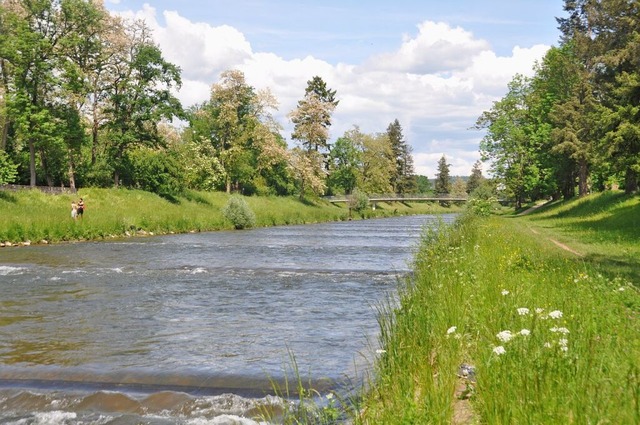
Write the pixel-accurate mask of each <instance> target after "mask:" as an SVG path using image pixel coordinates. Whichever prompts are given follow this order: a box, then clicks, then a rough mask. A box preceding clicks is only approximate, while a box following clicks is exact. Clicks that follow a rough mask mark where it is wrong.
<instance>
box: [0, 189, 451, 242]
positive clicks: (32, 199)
mask: <svg viewBox="0 0 640 425" xmlns="http://www.w3.org/2000/svg"><path fill="white" fill-rule="evenodd" d="M79 197H83V198H84V201H85V204H86V211H85V214H84V218H83V219H78V220H75V221H74V220H73V219H72V218H71V201H72V200H74V199H75V200H77V199H78V198H79ZM245 199H246V201H247V203H248V204H249V206H250V207H251V209H252V210H253V211H254V212H255V214H256V220H257V223H256V225H257V226H258V227H264V226H274V225H285V224H308V223H318V222H326V221H339V220H348V219H349V210H348V208H347V207H346V206H344V205H337V206H336V205H333V204H330V203H329V202H326V201H323V200H316V201H304V202H302V201H300V200H299V199H298V198H293V197H290V198H284V197H275V196H274V197H257V196H256V197H247V198H245ZM228 200H229V195H227V194H225V193H220V192H187V193H186V194H184V195H183V196H181V197H177V198H175V199H173V200H171V201H169V200H166V199H163V198H161V197H159V196H157V195H155V194H152V193H149V192H143V191H137V190H124V189H120V190H118V189H82V190H80V191H79V193H78V194H75V195H70V194H64V195H50V194H44V193H41V192H39V191H31V190H25V191H20V192H4V191H0V217H1V220H0V242H7V241H8V242H12V243H21V242H26V241H30V242H32V243H40V242H42V241H47V242H61V241H77V240H96V239H106V238H112V237H123V236H127V235H135V234H139V233H153V234H166V233H172V232H173V233H187V232H201V231H213V230H222V229H232V228H233V225H232V223H231V222H229V221H227V220H225V218H224V217H223V215H222V212H221V210H222V208H223V207H224V206H225V205H226V203H227V202H228ZM459 210H460V209H459V208H455V207H452V208H442V207H440V206H439V205H437V204H435V203H414V204H403V203H388V204H385V203H378V205H377V208H376V209H375V210H367V211H366V212H365V213H364V217H361V216H360V215H357V214H355V213H354V214H352V217H353V219H359V218H375V217H389V216H394V215H408V214H437V213H447V212H455V211H459Z"/></svg>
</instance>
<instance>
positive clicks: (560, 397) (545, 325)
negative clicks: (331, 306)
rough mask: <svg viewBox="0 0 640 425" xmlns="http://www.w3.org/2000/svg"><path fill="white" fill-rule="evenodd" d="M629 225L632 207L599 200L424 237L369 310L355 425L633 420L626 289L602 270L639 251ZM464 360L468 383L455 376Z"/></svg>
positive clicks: (636, 380)
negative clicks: (365, 377) (401, 276)
mask: <svg viewBox="0 0 640 425" xmlns="http://www.w3.org/2000/svg"><path fill="white" fill-rule="evenodd" d="M638 217H640V205H639V204H638V198H637V197H636V198H633V197H625V196H622V195H618V194H603V195H598V196H593V197H590V198H588V199H583V200H578V201H574V202H570V203H565V204H558V205H553V206H549V207H546V208H544V209H543V210H541V211H539V212H537V213H536V215H534V216H526V217H518V218H506V217H490V218H483V219H480V218H475V217H465V218H464V219H461V220H459V221H458V222H457V224H456V225H455V226H453V227H451V228H448V229H444V228H443V229H439V230H438V231H436V232H429V233H426V234H425V236H424V241H423V244H422V247H421V250H420V252H419V254H418V255H417V257H416V263H415V277H414V279H413V280H412V281H411V282H408V283H407V284H406V285H405V286H404V287H403V288H401V289H400V291H399V294H398V297H397V299H394V300H389V301H388V302H387V303H386V305H384V306H382V307H381V315H380V327H381V335H380V346H381V349H382V351H381V353H380V355H379V357H378V358H377V360H376V362H375V365H374V369H373V375H372V377H371V382H370V387H369V388H368V390H367V391H366V392H365V393H364V395H363V400H362V402H361V403H362V406H360V407H359V412H358V414H357V415H355V417H354V422H355V423H359V424H380V423H384V424H414V423H415V424H417V423H420V424H444V423H446V424H450V423H465V424H466V423H469V424H475V423H487V424H571V423H576V424H589V423H593V424H598V423H602V424H604V423H610V424H632V423H640V363H639V362H638V359H640V321H639V320H638V319H639V318H640V314H639V313H640V294H639V292H638V288H637V285H638V281H637V280H631V279H632V277H633V276H635V275H633V274H632V275H631V277H630V275H629V274H628V273H627V270H626V267H623V266H621V265H620V264H617V263H616V264H614V265H610V266H606V267H605V266H603V263H604V262H605V260H606V258H607V257H608V256H613V257H618V256H619V255H621V252H622V251H624V250H627V249H631V250H633V249H637V246H634V245H637V244H638V240H639V239H638V237H637V236H638V233H637V231H638V229H637V227H636V225H635V223H637V218H638ZM531 226H536V227H535V229H543V230H544V234H543V233H540V232H538V233H534V232H532V231H531V230H532V227H531ZM535 229H534V230H535ZM551 237H554V238H562V240H563V242H564V243H567V244H575V245H577V246H578V247H579V248H580V249H585V248H586V247H590V249H589V250H585V256H584V257H578V256H576V255H575V254H572V253H570V252H567V251H565V250H563V249H561V248H559V247H558V246H556V245H555V244H553V243H551V242H549V240H548V238H551ZM578 242H579V243H578ZM591 244H594V245H595V246H592V245H591ZM592 252H599V253H600V255H602V260H600V259H598V260H596V259H593V260H592V259H591V258H589V255H591V254H590V253H592ZM627 260H629V259H628V258H627ZM635 261H637V259H636V260H635ZM633 278H634V277H633ZM634 279H635V278H634ZM634 285H635V286H634ZM506 331H508V332H509V333H510V336H511V338H510V339H509V338H508V336H509V335H508V333H507V332H506ZM499 335H500V337H502V338H503V339H509V340H508V341H503V340H501V339H500V337H499ZM498 347H502V348H498ZM503 349H504V353H503V354H500V353H501V352H502V350H503ZM465 363H466V364H470V365H473V366H474V367H475V381H472V380H466V379H461V378H459V377H458V371H459V367H460V365H462V364H465Z"/></svg>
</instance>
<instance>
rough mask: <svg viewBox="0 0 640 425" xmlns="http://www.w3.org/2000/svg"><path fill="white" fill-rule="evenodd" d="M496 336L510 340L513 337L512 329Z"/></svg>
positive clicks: (501, 339) (504, 340)
mask: <svg viewBox="0 0 640 425" xmlns="http://www.w3.org/2000/svg"><path fill="white" fill-rule="evenodd" d="M496 337H497V338H498V339H499V340H500V341H502V342H509V340H510V339H511V338H513V334H512V333H511V331H502V332H500V333H498V334H497V335H496Z"/></svg>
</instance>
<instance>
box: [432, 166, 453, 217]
mask: <svg viewBox="0 0 640 425" xmlns="http://www.w3.org/2000/svg"><path fill="white" fill-rule="evenodd" d="M450 166H451V165H450V164H447V158H446V157H445V156H444V155H442V157H441V158H440V160H439V161H438V173H437V174H436V181H435V185H434V189H435V193H436V196H443V195H448V194H449V193H450V192H451V177H449V167H450ZM440 205H442V206H446V207H448V206H449V205H450V203H449V201H440Z"/></svg>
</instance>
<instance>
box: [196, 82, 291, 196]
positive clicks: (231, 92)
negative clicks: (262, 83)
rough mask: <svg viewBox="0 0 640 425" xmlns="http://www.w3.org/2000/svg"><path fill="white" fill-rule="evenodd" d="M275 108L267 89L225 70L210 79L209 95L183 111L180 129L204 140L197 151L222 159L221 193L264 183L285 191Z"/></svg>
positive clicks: (286, 181) (284, 153)
mask: <svg viewBox="0 0 640 425" xmlns="http://www.w3.org/2000/svg"><path fill="white" fill-rule="evenodd" d="M276 109H277V102H276V99H275V97H274V96H273V95H272V94H271V92H270V91H269V90H262V91H256V90H255V89H254V88H253V87H251V86H250V85H249V84H247V82H246V80H245V76H244V73H242V72H241V71H238V70H227V71H224V72H223V73H222V74H221V76H220V81H218V82H217V83H215V84H213V85H212V87H211V97H210V99H209V100H208V101H207V102H204V103H203V104H202V105H198V106H196V107H195V108H192V109H191V111H190V112H189V114H188V116H189V129H188V131H186V132H185V134H186V135H188V137H189V139H190V140H191V141H193V142H194V143H198V144H208V145H210V147H207V148H203V149H202V152H205V151H206V152H210V153H211V155H213V156H214V157H215V158H216V159H217V161H218V162H219V163H220V164H221V165H222V167H223V169H224V174H223V183H224V184H223V186H222V187H224V189H225V190H226V191H227V193H230V192H231V190H232V189H234V190H237V191H242V192H243V193H247V194H248V193H253V192H255V191H257V190H260V191H262V192H267V191H268V188H267V187H266V185H269V184H270V185H272V186H273V187H274V190H275V191H276V192H277V193H281V194H285V193H287V192H288V191H289V189H290V188H289V186H290V176H289V175H288V168H287V167H288V166H287V164H288V153H287V150H286V142H285V141H284V140H283V139H282V137H281V136H280V133H279V130H280V129H281V127H280V125H279V124H278V123H277V122H276V121H275V119H274V118H273V115H272V113H271V111H272V110H276Z"/></svg>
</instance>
